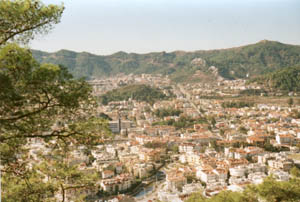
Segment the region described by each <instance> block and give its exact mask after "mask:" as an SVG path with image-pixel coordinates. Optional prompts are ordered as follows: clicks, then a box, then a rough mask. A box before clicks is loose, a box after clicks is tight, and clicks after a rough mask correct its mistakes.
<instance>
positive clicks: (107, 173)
mask: <svg viewBox="0 0 300 202" xmlns="http://www.w3.org/2000/svg"><path fill="white" fill-rule="evenodd" d="M114 175H115V173H114V172H113V171H111V170H104V171H102V178H103V179H107V178H112V177H113V176H114Z"/></svg>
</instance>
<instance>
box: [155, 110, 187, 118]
mask: <svg viewBox="0 0 300 202" xmlns="http://www.w3.org/2000/svg"><path fill="white" fill-rule="evenodd" d="M181 113H182V111H181V110H178V109H173V108H163V109H157V110H155V111H154V114H155V116H157V117H160V118H164V117H166V116H179V115H180V114H181Z"/></svg>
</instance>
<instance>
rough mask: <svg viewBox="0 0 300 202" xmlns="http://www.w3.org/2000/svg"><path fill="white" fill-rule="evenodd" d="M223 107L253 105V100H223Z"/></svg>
mask: <svg viewBox="0 0 300 202" xmlns="http://www.w3.org/2000/svg"><path fill="white" fill-rule="evenodd" d="M221 105H222V107H223V108H243V107H253V106H254V103H253V102H243V101H240V102H222V104H221Z"/></svg>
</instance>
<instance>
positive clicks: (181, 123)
mask: <svg viewBox="0 0 300 202" xmlns="http://www.w3.org/2000/svg"><path fill="white" fill-rule="evenodd" d="M198 123H207V119H206V118H205V117H202V118H191V117H188V116H180V117H179V120H177V121H175V120H174V119H170V120H167V121H159V122H154V123H153V124H152V125H154V126H155V125H168V126H174V127H175V128H176V129H177V130H178V129H184V128H192V127H193V126H194V124H198Z"/></svg>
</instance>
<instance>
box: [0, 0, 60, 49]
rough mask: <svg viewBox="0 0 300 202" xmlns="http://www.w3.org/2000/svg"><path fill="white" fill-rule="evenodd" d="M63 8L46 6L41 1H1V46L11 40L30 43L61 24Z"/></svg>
mask: <svg viewBox="0 0 300 202" xmlns="http://www.w3.org/2000/svg"><path fill="white" fill-rule="evenodd" d="M63 10H64V7H63V6H56V5H47V6H45V5H44V4H43V3H42V2H41V1H39V0H18V1H11V0H2V1H0V16H1V17H0V46H1V45H4V44H5V43H6V42H7V41H9V40H17V41H21V42H25V43H26V42H28V41H29V40H31V39H33V37H34V35H36V34H44V33H47V32H48V31H49V30H51V28H52V26H53V25H54V24H57V23H59V21H60V18H61V15H62V12H63Z"/></svg>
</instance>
